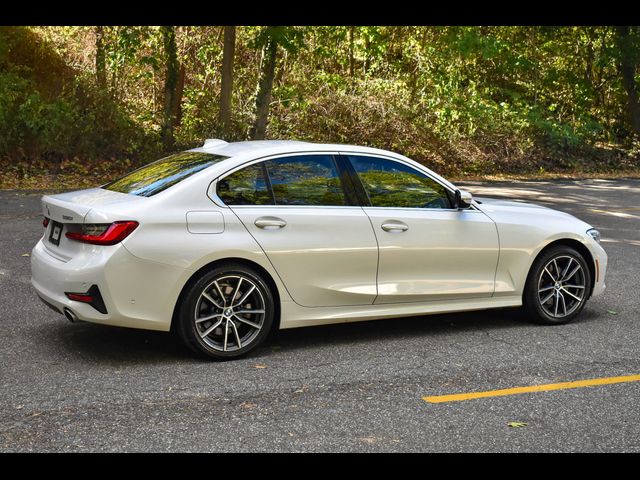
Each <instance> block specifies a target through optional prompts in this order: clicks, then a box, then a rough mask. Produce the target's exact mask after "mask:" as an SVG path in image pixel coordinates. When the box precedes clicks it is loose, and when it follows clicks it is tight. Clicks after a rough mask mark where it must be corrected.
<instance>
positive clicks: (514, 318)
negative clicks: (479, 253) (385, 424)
mask: <svg viewBox="0 0 640 480" xmlns="http://www.w3.org/2000/svg"><path fill="white" fill-rule="evenodd" d="M601 319H602V317H601V315H600V314H599V313H598V312H596V311H593V310H590V309H588V308H585V310H584V311H583V312H582V313H581V314H580V318H579V320H578V321H576V322H575V323H570V324H569V325H565V326H562V325H561V326H547V325H539V324H535V323H531V322H529V321H528V320H527V319H526V317H525V316H524V314H523V313H522V311H521V310H520V309H514V308H505V309H496V310H484V311H474V312H464V313H447V314H436V315H424V316H419V317H403V318H391V319H384V320H372V321H365V322H353V323H340V324H334V325H323V326H318V327H309V328H295V329H288V330H281V331H278V332H274V333H273V335H272V336H271V338H270V340H269V341H268V342H267V348H268V347H269V345H272V346H273V345H275V346H277V350H276V352H277V351H283V352H284V351H292V350H297V349H301V348H308V347H313V346H320V345H328V344H331V345H336V344H345V343H348V344H353V345H355V344H361V343H376V342H380V341H402V340H415V339H419V338H422V339H424V340H425V342H428V341H429V339H434V338H436V337H439V336H446V335H456V334H458V333H463V332H483V333H491V332H497V331H500V330H513V329H517V330H519V331H520V330H527V331H531V330H532V329H540V328H542V329H553V328H567V327H568V326H572V325H577V324H578V323H581V324H585V323H590V322H594V321H599V320H601ZM261 353H262V354H265V353H267V354H268V352H261Z"/></svg>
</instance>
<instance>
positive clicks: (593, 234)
mask: <svg viewBox="0 0 640 480" xmlns="http://www.w3.org/2000/svg"><path fill="white" fill-rule="evenodd" d="M587 233H588V234H589V235H591V238H593V239H594V240H595V241H596V242H598V243H600V232H599V231H598V230H596V229H595V228H592V229H590V230H587Z"/></svg>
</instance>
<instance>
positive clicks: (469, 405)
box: [0, 180, 640, 452]
mask: <svg viewBox="0 0 640 480" xmlns="http://www.w3.org/2000/svg"><path fill="white" fill-rule="evenodd" d="M466 186H467V188H468V189H469V190H471V191H472V192H473V193H474V194H477V195H479V196H480V195H484V196H503V197H511V198H519V199H524V200H530V201H535V202H538V203H541V204H548V205H553V206H555V207H556V208H558V209H560V210H565V211H567V212H570V213H573V214H576V215H578V216H580V217H581V218H583V219H585V220H586V221H588V222H591V223H592V224H594V225H596V226H597V227H598V228H600V230H601V231H602V233H603V237H604V241H605V243H604V245H605V248H606V249H607V251H608V253H609V256H610V271H609V275H608V278H607V285H608V291H607V293H606V294H605V295H604V296H602V297H599V298H597V299H593V300H592V301H591V302H590V303H589V304H588V305H587V307H586V309H585V311H584V312H583V315H582V318H581V320H580V321H579V322H577V323H573V324H569V325H565V326H557V327H542V326H537V325H531V324H529V323H526V322H525V321H523V320H522V319H521V318H519V317H518V314H517V313H516V312H514V311H506V310H504V311H489V312H481V313H466V314H455V315H437V316H432V317H422V318H408V319H396V320H385V321H377V322H366V323H359V324H350V325H339V326H326V327H313V328H307V329H298V330H288V331H283V332H279V333H277V334H275V335H274V336H273V337H272V338H271V339H270V341H269V342H268V343H267V344H266V345H265V346H264V347H262V348H261V349H259V350H258V351H257V352H256V353H255V354H254V355H253V356H251V357H250V358H246V359H242V360H239V361H235V362H226V363H215V362H206V361H201V360H197V359H194V358H193V357H191V356H190V354H189V353H188V352H187V351H185V349H184V348H183V347H182V346H181V345H180V344H179V343H178V341H177V340H175V339H174V338H173V337H171V336H170V335H169V334H164V333H154V332H144V331H135V330H127V329H118V328H110V327H101V326H96V325H90V324H70V323H69V322H67V321H66V320H64V318H63V317H62V316H59V315H56V314H55V313H53V312H51V311H50V310H49V309H47V308H46V307H45V306H44V305H42V304H41V303H40V302H39V301H38V300H37V299H36V297H35V294H34V292H33V290H32V288H31V286H30V284H29V258H28V257H24V256H22V255H23V254H25V253H28V252H29V251H30V249H31V247H32V246H33V244H34V243H35V242H36V241H37V239H38V236H39V235H40V234H41V231H42V226H41V224H40V221H41V218H40V217H39V210H38V201H39V194H25V193H16V192H0V309H1V310H0V322H1V328H0V339H1V340H0V451H148V450H153V451H194V450H197V451H201V450H204V451H636V452H638V451H640V413H639V412H640V382H636V383H625V384H618V385H609V386H601V387H591V388H579V389H573V390H562V391H556V392H547V393H533V394H524V395H514V396H508V397H498V398H487V399H480V400H472V401H466V402H458V403H444V404H428V403H425V402H424V401H423V400H422V399H421V398H422V397H423V396H425V395H439V394H448V393H461V392H473V391H482V390H492V389H498V388H509V387H516V386H523V385H534V384H543V383H553V382H561V381H569V380H578V379H590V378H599V377H610V376H618V375H629V374H640V346H639V345H638V343H639V340H640V327H639V323H638V322H639V321H640V318H639V315H638V314H639V313H640V302H639V300H638V293H637V291H638V290H637V289H638V285H639V284H640V181H639V180H615V181H614V180H591V181H554V182H517V183H515V182H503V183H468V184H467V185H466ZM610 312H617V314H615V315H614V314H612V313H610ZM257 366H265V367H266V368H256V367H257ZM514 421H517V422H524V423H527V424H528V425H527V426H526V427H522V428H511V427H509V426H508V425H507V423H508V422H514Z"/></svg>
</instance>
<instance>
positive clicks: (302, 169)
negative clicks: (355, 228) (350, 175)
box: [265, 155, 345, 206]
mask: <svg viewBox="0 0 640 480" xmlns="http://www.w3.org/2000/svg"><path fill="white" fill-rule="evenodd" d="M265 166H266V167H267V171H268V172H269V179H270V180H271V187H272V188H273V196H274V198H275V201H276V205H325V206H333V205H345V195H344V191H343V190H342V184H341V182H340V176H339V175H338V169H337V168H336V165H335V161H334V159H333V157H332V156H331V155H305V156H298V157H285V158H279V159H276V160H269V161H267V162H265Z"/></svg>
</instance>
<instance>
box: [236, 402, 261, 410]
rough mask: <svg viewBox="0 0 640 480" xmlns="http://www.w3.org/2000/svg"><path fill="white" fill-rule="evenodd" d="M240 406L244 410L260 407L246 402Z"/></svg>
mask: <svg viewBox="0 0 640 480" xmlns="http://www.w3.org/2000/svg"><path fill="white" fill-rule="evenodd" d="M240 406H241V407H242V408H246V409H247V410H251V409H253V408H256V407H257V406H258V405H256V404H255V403H253V402H249V401H247V400H245V401H244V402H242V403H241V404H240Z"/></svg>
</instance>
